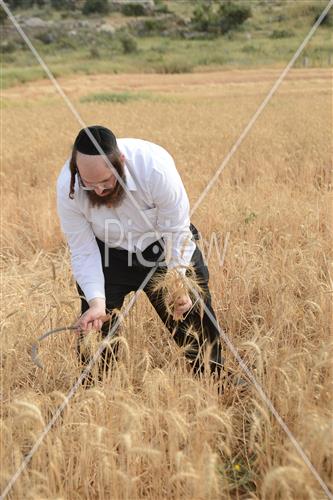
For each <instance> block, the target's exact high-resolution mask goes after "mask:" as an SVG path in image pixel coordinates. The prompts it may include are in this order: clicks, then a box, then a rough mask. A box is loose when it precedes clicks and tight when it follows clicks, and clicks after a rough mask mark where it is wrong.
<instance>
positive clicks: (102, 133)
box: [74, 125, 117, 155]
mask: <svg viewBox="0 0 333 500" xmlns="http://www.w3.org/2000/svg"><path fill="white" fill-rule="evenodd" d="M87 128H88V129H89V130H90V132H91V133H92V135H93V136H94V138H95V139H96V141H97V143H98V144H99V146H100V147H101V148H102V150H103V151H104V153H105V154H109V153H111V152H112V151H113V150H114V148H115V147H116V146H117V140H116V137H115V135H114V134H113V133H112V132H111V130H110V129H108V128H106V127H102V126H101V125H92V126H91V127H87ZM74 147H75V148H76V149H77V151H79V152H80V153H83V154H85V155H99V154H101V153H100V152H99V151H98V149H97V148H96V147H95V145H94V144H93V142H92V140H91V139H90V137H89V136H88V134H87V132H86V129H84V128H83V129H81V130H80V132H79V133H78V135H77V137H76V139H75V142H74Z"/></svg>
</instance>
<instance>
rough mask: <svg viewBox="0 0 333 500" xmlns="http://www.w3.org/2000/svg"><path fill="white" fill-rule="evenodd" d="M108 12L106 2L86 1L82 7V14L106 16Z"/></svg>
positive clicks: (102, 0) (105, 0)
mask: <svg viewBox="0 0 333 500" xmlns="http://www.w3.org/2000/svg"><path fill="white" fill-rule="evenodd" d="M109 10H110V7H109V4H108V2H107V0H86V1H85V3H84V5H83V7H82V14H84V15H90V14H95V13H97V14H107V13H108V12H109Z"/></svg>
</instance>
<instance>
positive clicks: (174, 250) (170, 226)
mask: <svg viewBox="0 0 333 500" xmlns="http://www.w3.org/2000/svg"><path fill="white" fill-rule="evenodd" d="M150 189H151V194H152V198H153V201H154V204H155V206H156V207H157V230H158V231H159V233H160V234H161V235H162V237H163V239H164V241H165V244H166V262H167V266H168V269H172V268H174V267H176V266H180V267H179V271H181V272H182V273H183V274H185V272H186V266H188V265H189V264H190V262H191V258H192V255H193V252H194V249H195V243H194V242H193V240H192V233H191V230H190V204H189V199H188V196H187V193H186V190H185V187H184V185H183V182H182V180H181V178H180V175H179V173H178V171H177V169H176V165H175V162H174V160H173V158H172V156H171V155H169V153H167V152H166V154H165V155H161V157H160V158H159V159H158V160H155V159H154V160H153V168H152V173H151V176H150ZM184 266H185V267H184Z"/></svg>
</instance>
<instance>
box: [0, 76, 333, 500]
mask: <svg viewBox="0 0 333 500" xmlns="http://www.w3.org/2000/svg"><path fill="white" fill-rule="evenodd" d="M278 74H279V73H278V71H277V70H265V71H264V70H263V71H259V70H256V71H255V70H248V71H229V72H220V73H207V74H188V75H128V76H126V75H113V76H112V75H105V76H103V75H98V76H84V77H71V78H63V79H60V84H61V86H62V88H63V89H64V91H65V93H66V95H67V96H68V97H69V99H70V100H71V102H72V103H73V104H74V106H75V108H76V109H77V110H78V112H79V113H80V115H81V117H82V119H83V120H84V121H85V123H86V124H88V125H93V124H103V125H105V126H107V127H109V128H111V129H112V130H113V131H114V132H115V134H116V135H117V136H118V137H140V138H143V139H147V140H151V141H153V142H156V143H158V144H161V145H162V146H164V147H165V148H167V149H168V150H169V151H170V153H171V154H172V155H173V156H174V158H175V161H176V164H177V167H178V170H179V171H180V173H181V176H182V179H183V181H184V184H185V186H186V188H187V191H188V194H189V197H190V201H191V204H192V206H193V205H194V204H195V202H196V200H197V198H198V197H199V195H200V194H201V193H202V191H203V190H204V188H205V186H206V185H207V183H208V182H209V180H210V178H211V177H212V175H213V174H214V172H215V171H216V169H217V168H218V167H219V165H220V164H221V162H222V160H223V158H224V157H225V156H226V154H227V153H228V151H229V149H230V148H231V146H232V145H233V143H234V142H235V141H236V140H237V138H238V137H239V135H240V133H241V131H242V130H243V128H244V127H245V125H246V124H247V123H248V121H249V119H250V118H251V116H252V115H253V113H254V112H255V110H256V109H257V107H258V106H259V104H260V103H261V102H262V100H263V98H264V97H265V95H266V93H267V92H268V91H269V89H270V88H271V86H272V84H273V83H274V81H275V79H276V78H277V76H278ZM331 84H332V80H331V72H330V71H329V70H294V71H292V72H291V73H290V75H289V76H288V78H287V80H286V81H285V82H284V83H283V85H282V86H281V88H280V89H279V91H278V92H277V94H276V95H275V96H274V97H273V99H272V101H271V102H270V104H269V105H268V106H267V108H266V109H265V111H264V112H263V114H262V115H261V117H260V118H259V120H258V122H257V123H256V125H255V126H254V128H253V129H252V131H251V132H250V134H249V135H248V137H247V138H246V139H245V140H244V142H243V144H242V145H241V147H240V148H239V150H238V151H237V152H236V154H235V156H234V157H233V158H232V160H231V161H230V163H229V164H228V165H227V167H226V168H225V169H224V171H223V172H222V174H221V176H220V177H219V179H218V181H217V182H216V184H215V185H214V186H213V188H212V189H211V190H210V191H209V193H208V194H207V196H206V197H205V198H204V200H203V202H202V204H201V205H200V206H199V208H198V209H197V210H196V212H195V213H194V214H193V217H192V221H193V222H194V223H195V224H196V226H197V227H198V228H199V230H200V231H201V233H202V236H203V244H205V242H207V241H209V238H210V235H212V234H213V233H214V234H215V235H216V241H218V242H220V250H221V251H222V246H223V242H224V240H225V237H226V235H227V234H228V233H230V236H229V243H228V246H227V251H226V256H225V260H224V264H223V267H220V265H219V256H218V254H217V252H215V251H212V252H211V257H210V259H209V262H208V264H209V269H210V287H211V292H212V296H213V301H214V306H215V310H216V312H217V315H218V319H219V321H220V323H221V325H222V326H223V327H224V329H225V331H226V332H227V334H228V336H229V338H230V340H231V341H232V342H233V344H234V346H235V347H236V348H237V349H238V351H239V354H240V355H241V356H242V358H243V359H244V361H245V362H246V363H247V364H248V366H250V367H252V368H253V370H254V374H255V376H256V378H257V380H258V382H259V383H260V384H261V386H262V388H263V390H264V391H265V393H266V394H267V396H268V398H269V399H270V401H271V402H272V404H273V405H274V407H275V408H276V410H277V412H278V413H279V415H280V416H281V418H282V419H283V420H284V422H285V423H286V425H287V426H288V428H289V430H290V431H291V432H292V433H293V435H294V436H295V438H296V440H297V441H298V443H299V444H300V446H301V447H302V449H303V450H304V452H305V453H306V455H307V456H308V458H309V459H310V461H311V462H312V464H313V467H314V468H315V470H316V471H317V473H318V474H319V475H320V477H321V478H322V480H323V481H324V482H325V483H326V484H327V485H328V486H329V487H330V488H332V486H333V485H332V443H331V440H330V436H331V434H332V427H331V417H332V414H331V412H332V402H331V395H332V372H331V371H330V370H331V360H332V337H331V326H332V321H331V320H332V317H331V313H332V309H331V299H332V219H331V209H332V197H331V194H332V171H331V156H330V155H331V129H332V114H331V104H332V93H331ZM98 92H104V93H105V92H109V93H110V92H112V93H116V92H126V93H127V95H129V96H132V97H133V99H130V100H128V102H124V103H114V102H94V100H92V102H90V103H85V102H83V101H82V100H81V99H82V97H85V96H88V95H90V94H92V93H98ZM138 92H141V93H142V94H140V95H141V97H138V94H137V93H138ZM142 96H144V97H142ZM2 118H3V123H4V125H3V128H2V170H1V186H2V193H1V194H2V196H1V214H2V220H1V235H2V244H1V258H2V270H1V278H2V308H1V333H2V335H1V361H2V363H1V370H2V374H1V380H2V386H1V439H2V444H1V464H2V467H1V489H3V488H4V487H5V485H6V484H7V482H8V481H9V480H10V478H11V477H12V475H13V474H14V473H15V471H16V470H17V468H18V467H19V465H20V463H21V461H22V460H23V458H24V456H25V455H26V454H27V453H28V452H29V450H30V448H31V447H32V446H33V445H34V443H35V442H36V440H37V439H38V436H39V435H40V433H41V432H42V431H43V429H44V427H45V426H46V425H47V423H48V422H49V420H50V419H51V418H52V415H53V414H54V412H55V410H56V408H57V406H58V405H60V404H61V403H62V402H63V400H64V397H65V395H66V393H67V392H68V391H69V390H70V388H71V387H72V385H73V384H74V383H75V381H76V379H77V377H78V375H79V373H80V368H79V366H78V364H77V361H76V357H75V352H74V345H75V344H74V336H73V334H72V333H70V332H64V333H61V334H59V335H58V336H57V337H53V338H50V339H48V340H45V341H44V343H43V344H42V346H41V358H42V360H43V362H44V365H45V367H44V370H41V369H39V368H37V367H36V366H34V365H33V364H32V362H31V359H30V355H29V352H30V345H31V343H32V342H33V341H34V340H35V339H36V338H37V337H38V336H39V335H41V334H42V333H43V332H45V331H46V330H48V329H50V328H55V327H57V326H65V325H70V324H72V322H73V321H74V319H76V317H77V316H78V314H79V305H80V304H79V299H78V297H77V293H76V289H75V286H74V280H73V278H72V276H71V270H70V263H69V251H68V249H67V247H66V244H65V242H64V239H63V237H62V235H61V232H60V229H59V223H58V219H57V215H56V209H55V180H56V177H57V175H58V172H59V170H60V168H61V167H62V165H63V163H64V162H65V160H66V158H67V157H68V155H69V152H70V148H71V145H72V141H73V140H74V138H75V136H76V134H77V132H78V130H79V129H80V128H81V125H80V124H79V123H78V121H77V118H76V117H75V116H73V114H72V112H71V111H70V110H69V108H68V107H67V105H66V103H65V102H64V100H63V99H62V98H61V97H60V96H59V95H57V94H56V92H55V90H54V88H53V87H52V86H51V83H50V82H49V81H47V80H45V81H41V82H35V83H33V84H27V85H25V86H23V87H13V88H10V89H7V90H5V91H4V92H3V98H2ZM122 336H123V337H122V338H123V343H122V352H121V359H120V362H119V363H118V366H117V368H116V369H115V371H114V372H113V374H112V376H111V377H107V378H106V379H105V380H104V381H103V382H97V383H96V385H95V387H93V388H90V389H88V390H84V389H83V388H79V389H78V391H77V392H76V394H75V395H74V396H73V398H72V400H71V401H70V403H69V404H68V406H67V407H66V409H65V411H64V412H63V414H62V415H61V416H60V417H59V418H58V420H57V421H56V423H55V425H54V426H53V428H52V429H51V430H50V431H49V432H48V434H47V435H46V437H45V439H43V441H42V442H41V444H40V447H39V448H38V449H37V451H36V452H35V453H34V455H33V457H32V459H31V461H30V462H29V464H28V465H27V467H26V468H25V469H24V470H23V471H22V473H21V474H20V475H19V477H18V478H17V481H16V483H15V485H14V487H13V489H12V490H11V492H10V494H9V498H12V499H22V498H26V499H57V500H60V499H66V500H67V499H68V500H69V499H70V500H75V499H79V498H80V499H81V498H84V499H97V498H98V499H110V498H112V499H128V500H134V499H141V498H148V499H151V500H157V499H166V498H171V499H173V498H174V499H180V498H181V499H191V500H192V499H198V500H199V499H200V500H201V499H202V500H203V499H205V500H206V499H212V500H213V499H220V498H223V499H234V498H242V499H245V498H246V499H250V498H251V499H259V498H260V499H296V498H297V499H318V498H325V493H324V491H323V489H322V488H321V486H320V484H319V483H318V481H317V480H316V478H315V477H314V475H313V474H312V473H311V472H310V470H309V468H308V467H307V465H306V464H305V463H304V461H303V460H302V458H301V457H300V455H299V454H298V452H297V451H296V449H295V448H294V446H293V444H292V443H291V441H290V439H289V437H288V436H287V435H286V433H285V432H284V430H283V429H282V428H281V426H280V425H279V423H278V422H277V420H276V418H275V417H274V416H273V415H272V413H271V411H270V410H269V408H268V407H267V405H266V403H265V402H264V401H263V400H262V398H261V397H260V395H259V394H258V392H257V390H256V389H255V387H252V386H250V387H249V388H248V390H247V391H245V392H240V391H239V390H237V389H232V388H230V389H229V390H227V391H226V392H225V394H224V395H223V396H218V394H217V391H216V387H215V386H214V385H213V384H212V382H211V381H210V380H202V381H200V380H196V379H194V378H192V377H191V376H190V375H189V374H188V372H187V370H186V368H185V366H184V363H183V353H182V352H180V351H179V349H178V348H176V345H175V343H174V342H173V340H172V339H171V338H170V335H169V334H168V332H167V331H165V330H164V328H163V325H162V324H161V323H160V321H159V319H158V318H157V317H156V315H155V313H154V311H153V309H152V308H151V306H150V305H149V303H148V301H147V300H146V298H145V297H144V296H141V297H140V298H139V300H138V302H137V304H136V305H135V307H134V308H133V309H132V311H131V312H130V315H129V316H128V317H127V318H126V319H125V322H124V324H123V327H122ZM225 358H226V366H227V367H228V368H229V369H230V370H232V371H234V372H236V373H240V372H241V370H240V368H239V366H238V363H237V361H236V360H235V358H234V356H233V354H232V353H231V352H230V351H229V349H228V348H227V347H226V348H225Z"/></svg>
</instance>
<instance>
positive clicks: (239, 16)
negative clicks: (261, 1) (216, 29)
mask: <svg viewBox="0 0 333 500" xmlns="http://www.w3.org/2000/svg"><path fill="white" fill-rule="evenodd" d="M218 16H219V24H220V28H221V32H222V33H227V32H228V31H230V30H234V29H237V28H238V27H239V26H240V25H241V24H243V23H244V22H245V21H246V20H247V19H248V18H249V17H251V9H250V8H249V7H247V6H246V5H242V4H240V3H233V2H231V1H226V2H223V3H222V4H221V5H220V7H219V11H218Z"/></svg>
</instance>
